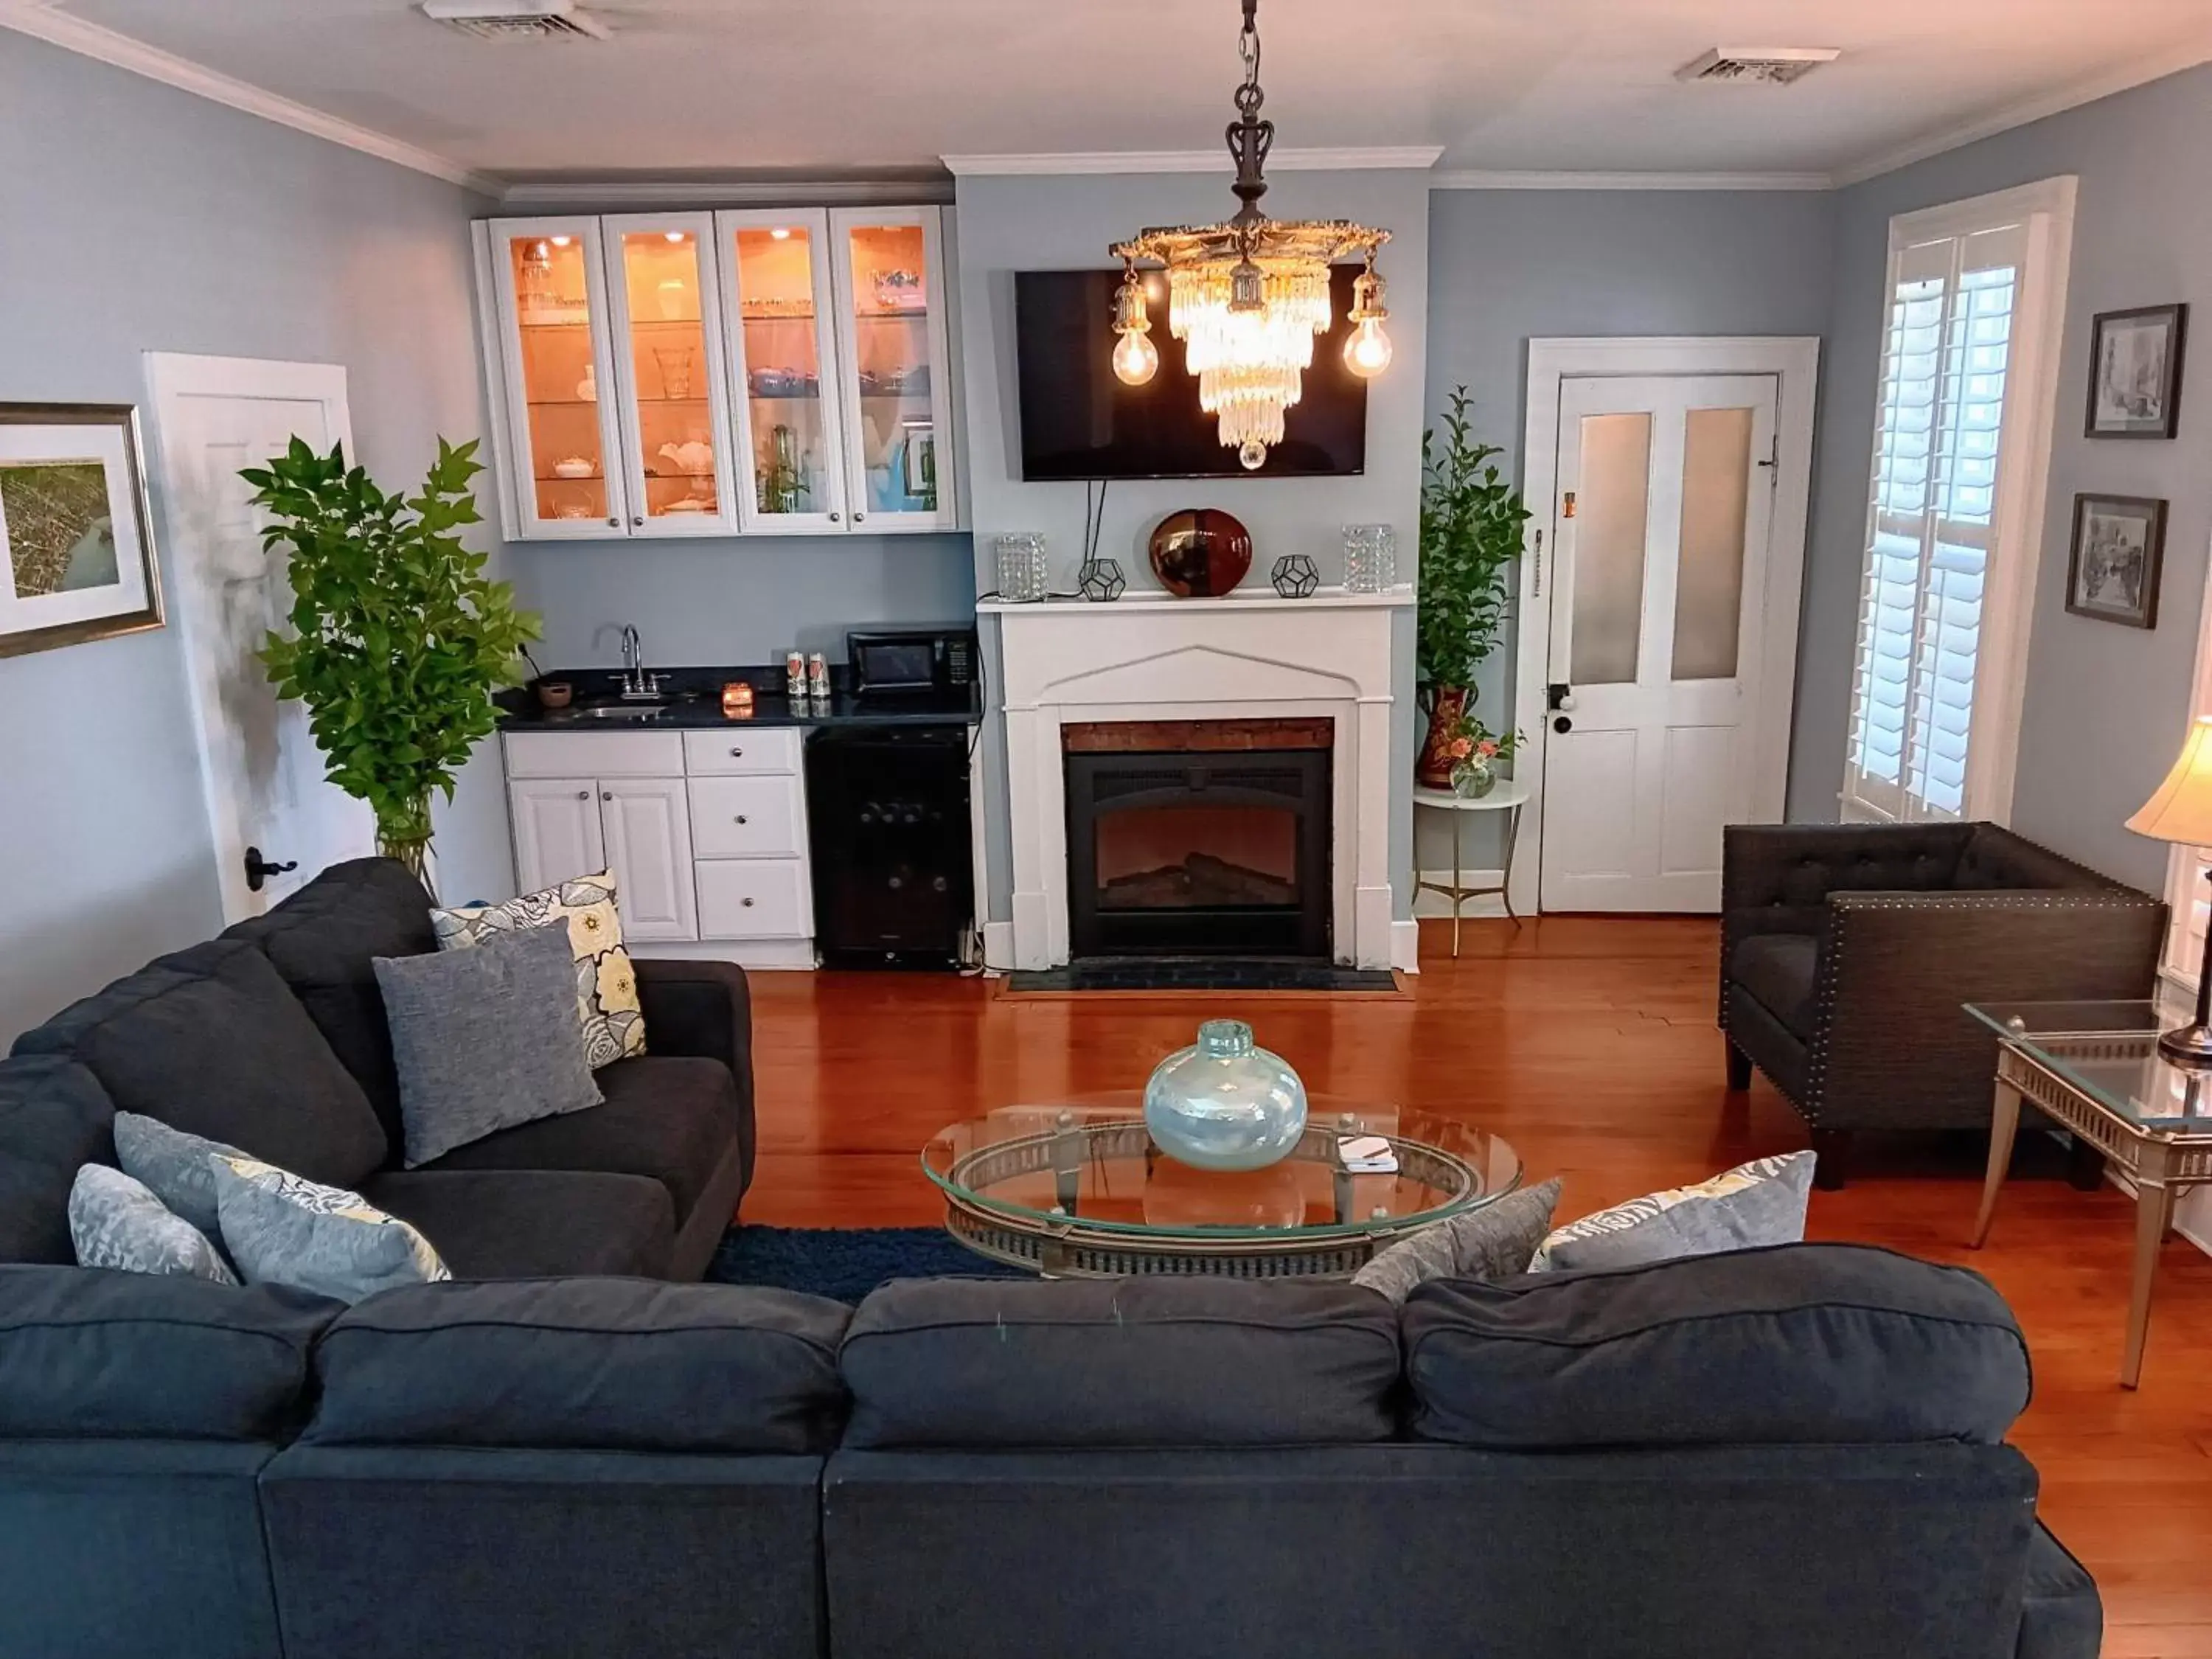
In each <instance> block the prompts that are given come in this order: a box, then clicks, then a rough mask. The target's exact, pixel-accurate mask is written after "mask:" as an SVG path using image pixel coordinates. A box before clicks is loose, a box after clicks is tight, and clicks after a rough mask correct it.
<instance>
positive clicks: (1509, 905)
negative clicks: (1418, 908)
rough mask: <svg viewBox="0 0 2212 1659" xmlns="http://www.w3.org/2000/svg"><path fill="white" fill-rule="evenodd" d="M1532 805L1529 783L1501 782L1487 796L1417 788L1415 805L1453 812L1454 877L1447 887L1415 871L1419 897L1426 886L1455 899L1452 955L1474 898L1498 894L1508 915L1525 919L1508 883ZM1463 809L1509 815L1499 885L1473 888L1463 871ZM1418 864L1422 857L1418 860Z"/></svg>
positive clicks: (1516, 920)
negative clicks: (1524, 816)
mask: <svg viewBox="0 0 2212 1659" xmlns="http://www.w3.org/2000/svg"><path fill="white" fill-rule="evenodd" d="M1413 805H1415V806H1417V807H1419V806H1425V807H1427V808H1429V809H1430V810H1431V811H1437V812H1446V813H1451V814H1454V815H1456V814H1458V813H1461V812H1503V813H1504V814H1505V864H1504V869H1503V870H1502V871H1501V872H1500V874H1499V878H1498V883H1497V884H1496V885H1495V886H1491V887H1469V886H1468V885H1466V884H1465V878H1464V877H1463V876H1462V873H1461V871H1460V833H1459V832H1460V822H1461V821H1460V819H1459V818H1458V817H1457V816H1454V817H1452V819H1451V842H1452V878H1451V885H1450V886H1449V887H1447V886H1445V885H1444V884H1443V883H1442V882H1440V881H1425V880H1422V879H1421V878H1420V876H1419V872H1418V871H1416V872H1414V882H1413V891H1414V893H1415V894H1416V896H1418V895H1419V892H1420V890H1422V889H1423V888H1426V889H1428V890H1429V891H1431V892H1432V893H1442V894H1443V896H1445V897H1446V898H1448V899H1449V900H1450V901H1451V908H1452V955H1454V956H1455V957H1456V956H1457V955H1458V954H1459V908H1460V906H1461V905H1462V904H1463V903H1465V902H1467V901H1468V899H1471V898H1488V897H1490V896H1492V894H1495V895H1496V896H1498V900H1499V902H1502V903H1503V904H1504V906H1505V914H1506V915H1507V916H1509V917H1510V918H1511V920H1512V922H1513V925H1514V926H1515V927H1519V926H1520V925H1521V918H1520V917H1518V916H1516V915H1513V901H1512V900H1511V899H1510V898H1508V897H1507V896H1506V893H1505V884H1506V883H1507V882H1508V881H1510V880H1511V879H1512V877H1513V843H1514V842H1516V841H1518V840H1519V839H1520V838H1521V809H1522V807H1524V806H1526V805H1528V785H1527V784H1525V783H1515V782H1510V781H1509V782H1505V783H1501V784H1499V785H1498V787H1496V788H1495V789H1493V790H1492V791H1491V792H1490V793H1488V794H1486V795H1479V796H1473V797H1469V796H1466V795H1455V794H1454V793H1452V792H1451V791H1450V790H1449V789H1418V788H1417V789H1415V790H1414V791H1413ZM1414 862H1415V863H1416V864H1418V863H1419V860H1418V859H1416V860H1414Z"/></svg>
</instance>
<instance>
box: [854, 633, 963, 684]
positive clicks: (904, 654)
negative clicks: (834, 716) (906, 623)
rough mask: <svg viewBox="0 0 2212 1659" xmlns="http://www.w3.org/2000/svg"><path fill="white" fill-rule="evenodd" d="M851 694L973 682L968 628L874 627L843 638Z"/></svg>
mask: <svg viewBox="0 0 2212 1659" xmlns="http://www.w3.org/2000/svg"><path fill="white" fill-rule="evenodd" d="M845 661H846V663H847V665H848V668H849V670H850V672H851V675H852V681H853V690H854V691H855V692H857V693H859V694H860V695H861V696H869V695H872V694H875V693H880V692H887V691H907V692H913V691H951V690H963V689H964V688H966V687H968V686H970V685H973V684H975V629H972V628H962V627H957V626H950V625H948V626H946V627H943V628H878V629H866V630H863V631H859V632H854V633H850V634H848V635H845Z"/></svg>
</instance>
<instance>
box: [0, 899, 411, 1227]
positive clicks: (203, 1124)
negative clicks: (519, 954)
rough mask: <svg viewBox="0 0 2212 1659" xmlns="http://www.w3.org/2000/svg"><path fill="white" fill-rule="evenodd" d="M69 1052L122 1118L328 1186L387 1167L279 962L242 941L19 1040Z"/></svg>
mask: <svg viewBox="0 0 2212 1659" xmlns="http://www.w3.org/2000/svg"><path fill="white" fill-rule="evenodd" d="M15 1052H16V1053H17V1054H64V1055H67V1056H69V1057H70V1058H72V1059H75V1060H79V1061H82V1063H83V1065H84V1066H85V1067H86V1068H87V1069H88V1070H89V1071H90V1072H91V1073H92V1074H93V1075H94V1077H96V1078H98V1079H100V1086H101V1087H102V1088H103V1089H105V1090H106V1091H107V1097H108V1098H109V1099H110V1100H112V1101H113V1102H114V1103H115V1104H116V1106H117V1107H118V1109H121V1110H123V1111H126V1112H139V1113H143V1115H146V1116H148V1117H150V1118H156V1119H159V1120H160V1121H161V1122H163V1123H167V1124H168V1125H170V1126H171V1127H173V1128H178V1129H182V1130H184V1131H185V1133H188V1134H196V1135H203V1136H204V1137H206V1138H207V1139H210V1140H221V1141H226V1142H228V1144H229V1145H231V1146H236V1147H238V1148H239V1149H240V1150H241V1151H243V1152H250V1153H251V1154H252V1156H254V1157H255V1158H260V1159H261V1160H262V1161H264V1163H269V1164H276V1165H278V1166H280V1167H282V1168H283V1169H287V1170H292V1171H293V1172H294V1173H295V1174H297V1175H303V1176H307V1179H308V1180H310V1181H319V1182H323V1183H324V1184H325V1185H326V1186H331V1187H352V1186H355V1185H356V1184H358V1183H359V1182H360V1181H361V1178H362V1176H365V1175H367V1174H368V1172H369V1171H370V1170H374V1169H375V1168H376V1167H377V1166H378V1165H379V1164H382V1163H383V1162H384V1156H385V1150H386V1145H385V1139H384V1130H383V1127H382V1126H381V1125H380V1124H379V1123H378V1122H377V1121H376V1114H375V1113H374V1112H373V1111H371V1110H370V1109H369V1105H368V1097H366V1096H364V1095H363V1094H362V1091H361V1085H359V1084H358V1083H356V1082H355V1081H354V1080H353V1077H352V1074H351V1073H349V1072H348V1071H347V1070H346V1068H345V1067H344V1066H342V1065H340V1064H339V1063H338V1057H337V1055H336V1054H332V1053H331V1045H330V1044H329V1043H327V1042H325V1041H324V1040H323V1035H322V1033H321V1032H320V1031H319V1030H316V1029H315V1023H314V1021H313V1020H312V1019H310V1018H307V1010H306V1009H305V1008H303V1007H301V1006H300V1002H299V999H298V998H296V997H295V996H294V995H293V994H292V993H291V992H290V991H289V989H288V988H287V987H285V984H284V981H283V980H282V979H281V978H279V977H278V976H277V973H276V969H274V968H272V967H270V965H269V958H268V957H264V956H263V955H262V954H261V952H260V951H257V950H256V949H254V948H253V946H252V945H248V944H246V943H245V942H244V941H243V940H240V939H211V940H210V941H209V942H208V943H207V944H205V945H194V946H193V947H192V948H191V950H189V951H178V952H177V953H176V954H175V955H173V956H167V957H159V958H157V959H156V960H155V961H154V962H151V963H148V964H147V965H146V966H145V967H143V968H141V969H139V970H138V971H137V973H135V974H133V975H131V976H130V977H129V978H128V979H120V980H118V981H116V982H115V983H114V984H112V985H111V986H109V987H107V988H106V990H104V991H102V992H100V994H99V995H97V996H91V997H87V998H86V999H84V1000H83V1001H82V1002H78V1003H76V1004H74V1005H72V1006H70V1007H68V1008H64V1010H63V1011H62V1012H60V1013H58V1014H57V1015H55V1016H54V1017H53V1018H52V1019H50V1020H48V1021H47V1022H46V1024H44V1025H40V1026H37V1027H34V1028H33V1030H28V1031H26V1032H24V1033H23V1035H22V1036H20V1037H18V1038H17V1039H16V1040H15Z"/></svg>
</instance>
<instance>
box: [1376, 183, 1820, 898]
mask: <svg viewBox="0 0 2212 1659" xmlns="http://www.w3.org/2000/svg"><path fill="white" fill-rule="evenodd" d="M1429 199H1430V202H1431V210H1430V216H1429V356H1428V405H1427V406H1428V408H1429V410H1431V418H1433V417H1434V415H1435V414H1436V413H1437V412H1440V411H1441V410H1443V407H1444V402H1445V398H1447V396H1448V395H1449V392H1451V389H1452V388H1453V387H1454V386H1460V385H1464V386H1466V387H1467V389H1468V399H1469V403H1468V408H1469V412H1470V415H1471V416H1472V419H1473V422H1474V431H1475V433H1476V434H1477V435H1479V436H1480V438H1481V439H1482V441H1485V442H1486V443H1492V444H1496V445H1498V447H1500V448H1502V449H1503V450H1504V452H1505V453H1504V455H1503V456H1501V457H1500V458H1499V465H1500V467H1501V468H1502V469H1503V470H1504V471H1505V472H1506V473H1507V475H1508V476H1509V477H1518V476H1520V471H1521V436H1522V430H1523V427H1524V422H1525V421H1526V418H1527V413H1528V342H1529V341H1530V340H1531V339H1541V338H1543V337H1547V336H1562V337H1576V336H1603V335H1638V334H1786V335H1823V334H1826V332H1827V329H1828V318H1829V313H1830V307H1831V305H1832V301H1833V299H1834V291H1833V288H1832V271H1833V266H1834V258H1833V246H1834V214H1835V209H1834V198H1833V197H1832V196H1830V195H1828V194H1826V193H1825V192H1820V191H1574V190H1545V191H1515V190H1504V191H1498V190H1487V191H1469V190H1440V191H1437V192H1436V193H1435V194H1434V195H1432V196H1431V197H1430V198H1429ZM1485 667H1486V672H1485V673H1483V674H1482V675H1481V676H1480V683H1479V684H1478V686H1477V690H1478V693H1479V696H1478V698H1477V712H1478V713H1480V714H1481V715H1482V717H1483V719H1484V720H1486V721H1487V722H1488V723H1489V724H1490V725H1491V726H1494V727H1500V728H1503V727H1505V726H1508V725H1509V724H1517V725H1519V726H1522V728H1524V729H1525V728H1526V727H1527V726H1528V722H1529V721H1530V720H1534V719H1536V718H1538V717H1539V714H1538V713H1536V712H1530V711H1516V710H1515V709H1514V708H1513V684H1514V679H1513V677H1514V650H1513V641H1512V638H1511V635H1510V624H1509V632H1508V635H1507V637H1506V639H1505V641H1504V643H1503V646H1502V647H1501V648H1500V649H1499V651H1498V653H1497V654H1496V655H1495V656H1493V657H1492V659H1490V661H1489V662H1488V663H1487V664H1486V665H1485ZM1493 817H1495V815H1493V814H1489V813H1483V814H1480V815H1478V817H1477V823H1474V825H1471V826H1469V827H1468V829H1466V830H1465V832H1464V833H1465V836H1466V848H1465V857H1466V858H1467V859H1468V860H1469V862H1470V864H1471V865H1472V866H1480V867H1494V866H1496V865H1497V864H1498V862H1499V860H1500V857H1501V854H1502V848H1501V846H1500V842H1499V837H1500V835H1501V833H1502V826H1501V825H1498V824H1497V823H1494V822H1492V819H1493ZM1421 828H1422V836H1423V840H1422V843H1421V845H1420V846H1419V848H1417V849H1416V852H1417V854H1418V858H1419V863H1420V865H1421V866H1422V867H1423V868H1424V869H1431V870H1434V869H1444V868H1448V867H1449V863H1450V852H1449V848H1450V842H1449V841H1448V840H1445V839H1443V837H1444V836H1447V835H1449V828H1448V826H1446V825H1444V824H1443V823H1429V824H1424V825H1423V826H1422V827H1421Z"/></svg>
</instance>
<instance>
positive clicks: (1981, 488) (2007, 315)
mask: <svg viewBox="0 0 2212 1659" xmlns="http://www.w3.org/2000/svg"><path fill="white" fill-rule="evenodd" d="M2026 257H2027V228H2026V226H2025V225H2024V224H2011V225H2003V226H1998V227H1994V228H1990V229H1987V230H1980V231H1974V232H1970V233H1967V234H1960V235H1954V236H1943V237H1938V238H1936V239H1933V240H1925V241H1920V242H1916V243H1911V244H1909V245H1907V246H1901V247H1899V248H1897V249H1896V250H1895V251H1894V252H1893V254H1892V257H1891V260H1890V270H1889V283H1888V292H1889V296H1890V298H1889V318H1888V326H1887V332H1886V335H1885V337H1884V340H1883V343H1882V357H1881V403H1880V408H1879V410H1878V415H1877V424H1876V428H1875V453H1874V468H1873V477H1872V479H1871V481H1870V489H1869V503H1868V513H1867V544H1866V556H1865V564H1864V567H1863V578H1862V581H1861V584H1860V599H1859V634H1858V653H1857V664H1856V666H1855V670H1854V672H1853V677H1852V688H1851V724H1850V756H1849V760H1848V763H1847V765H1846V768H1845V772H1844V792H1843V805H1844V816H1845V817H1849V818H1860V819H1867V818H1871V819H1888V820H1893V821H1897V822H1913V821H1920V820H1926V819H1930V818H1956V817H1962V816H1964V815H1965V814H1966V797H1967V785H1968V777H1969V771H1968V768H1969V762H1970V758H1971V755H1970V750H1971V745H1972V737H1973V730H1974V697H1975V690H1976V686H1977V670H1978V665H1979V661H1980V648H1981V638H1982V625H1983V596H1984V587H1985V586H1986V585H1987V581H1988V577H1989V574H1990V573H1989V561H1990V551H1991V550H1992V548H1993V547H1994V546H1995V545H1996V501H1997V483H1998V463H1999V459H2000V450H2001V444H2002V437H2003V433H2004V426H2005V412H2006V395H2007V392H2008V388H2009V386H2010V385H2011V377H2010V374H2009V370H2010V366H2011V355H2012V344H2013V318H2014V310H2015V301H2016V299H2017V298H2018V295H2019V293H2020V286H2021V266H2022V264H2023V263H2024V261H2025V259H2026Z"/></svg>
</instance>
